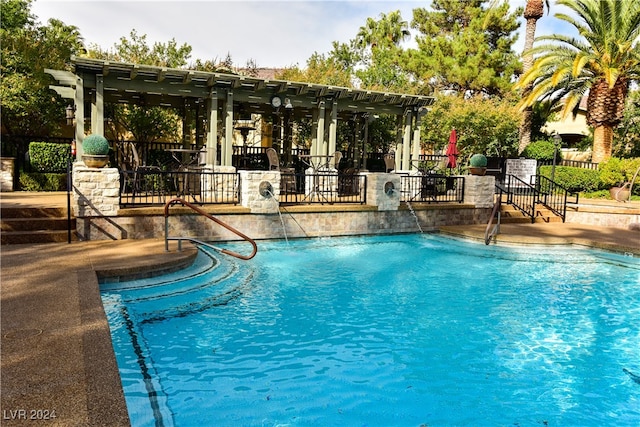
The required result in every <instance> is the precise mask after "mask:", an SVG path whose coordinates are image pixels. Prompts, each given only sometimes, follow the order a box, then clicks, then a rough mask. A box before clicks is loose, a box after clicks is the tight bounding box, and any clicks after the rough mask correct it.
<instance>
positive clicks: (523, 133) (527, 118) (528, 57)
mask: <svg viewBox="0 0 640 427" xmlns="http://www.w3.org/2000/svg"><path fill="white" fill-rule="evenodd" d="M545 3H546V5H547V9H548V8H549V0H544V1H543V0H527V4H526V6H525V8H524V19H525V21H526V27H525V35H524V51H523V54H522V72H523V73H526V72H528V71H529V70H530V69H531V68H532V67H533V55H532V54H531V53H529V51H530V50H531V48H533V42H534V40H535V37H536V27H537V25H538V19H540V18H542V16H543V15H544V4H545ZM531 89H532V85H527V86H526V87H524V88H523V90H522V97H523V98H526V97H527V96H529V94H530V93H531ZM532 125H533V107H532V106H527V107H525V108H524V110H523V111H522V121H521V122H520V129H519V137H518V139H519V141H518V152H519V153H521V152H522V151H523V150H524V149H525V148H526V147H527V145H529V144H530V143H531V131H532Z"/></svg>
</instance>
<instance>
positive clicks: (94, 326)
mask: <svg viewBox="0 0 640 427" xmlns="http://www.w3.org/2000/svg"><path fill="white" fill-rule="evenodd" d="M176 245H177V244H176V243H175V242H172V245H171V246H170V249H171V251H170V252H165V250H164V240H144V241H135V240H120V241H101V242H74V243H72V244H66V243H52V244H37V245H5V246H2V248H1V251H2V252H1V259H0V261H1V263H2V269H1V276H0V281H1V283H2V288H1V291H0V298H1V309H2V310H1V313H0V330H1V338H2V347H1V358H0V360H1V369H2V385H1V399H0V401H1V405H2V408H1V409H2V412H1V413H2V419H1V421H0V424H2V425H3V426H5V425H6V426H13V425H38V424H40V423H42V424H46V425H51V426H107V425H108V426H125V425H129V419H128V415H127V409H126V406H125V402H124V396H123V392H122V387H121V383H120V376H119V373H118V367H117V364H116V360H115V356H114V353H113V348H112V346H111V337H110V333H109V326H108V324H107V319H106V317H105V314H104V310H103V308H102V303H101V301H100V294H99V287H98V276H103V277H106V276H119V275H123V276H130V275H144V274H146V273H148V272H150V271H152V270H155V269H157V268H158V267H159V268H160V269H164V270H171V269H174V268H180V267H184V266H185V265H188V264H189V263H191V262H192V261H193V258H194V256H195V254H196V251H195V249H194V248H193V247H190V245H184V246H183V248H184V250H183V251H182V252H177V251H176ZM96 273H97V274H96ZM52 415H55V418H52V417H51V416H52ZM44 418H49V419H44ZM34 423H35V424H34Z"/></svg>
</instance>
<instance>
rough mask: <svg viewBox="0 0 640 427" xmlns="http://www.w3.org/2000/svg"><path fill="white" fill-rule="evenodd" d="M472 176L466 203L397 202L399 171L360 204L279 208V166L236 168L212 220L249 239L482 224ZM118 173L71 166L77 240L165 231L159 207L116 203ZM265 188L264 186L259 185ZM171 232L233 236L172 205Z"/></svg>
mask: <svg viewBox="0 0 640 427" xmlns="http://www.w3.org/2000/svg"><path fill="white" fill-rule="evenodd" d="M465 178H466V179H468V178H471V179H470V182H471V185H469V186H468V187H467V188H468V189H470V191H474V192H476V193H477V194H475V195H465V198H468V200H470V201H472V203H463V204H457V203H452V204H446V205H435V204H434V205H428V206H419V205H418V204H416V205H414V206H413V209H414V211H415V216H414V214H413V213H412V212H411V211H409V210H408V209H407V207H406V205H404V204H402V203H401V202H400V197H399V192H398V191H397V190H398V189H399V188H400V175H397V174H386V173H380V174H376V173H371V174H368V177H367V180H368V185H367V201H368V204H367V205H366V206H362V205H357V206H353V205H340V204H336V205H321V206H292V207H290V208H282V209H281V208H280V206H279V203H278V201H277V200H278V199H277V198H278V195H279V190H280V179H281V177H280V172H279V171H241V172H240V205H241V207H234V208H229V209H228V210H227V211H225V212H220V211H219V208H218V209H217V210H216V208H215V207H207V209H210V210H215V211H216V212H215V213H214V215H215V216H216V218H219V219H220V220H222V221H224V222H226V223H228V224H229V225H231V226H232V227H234V228H236V229H238V230H241V231H242V232H243V233H245V234H247V235H249V236H251V237H252V238H255V239H271V238H284V237H287V238H289V237H291V238H294V237H317V236H342V235H360V234H380V233H407V232H416V231H418V230H419V229H422V230H433V229H436V228H438V227H440V226H443V225H463V224H477V223H486V221H487V220H488V218H489V215H490V213H491V206H492V200H493V186H494V178H493V177H491V176H488V177H465ZM119 189H120V182H119V174H118V170H117V169H113V168H102V169H95V168H87V167H86V166H85V165H84V164H83V163H81V162H77V163H75V164H74V166H73V190H74V200H75V208H74V213H75V216H76V224H77V232H78V235H79V237H80V239H82V240H103V239H150V238H162V237H164V230H165V218H164V213H163V210H162V209H161V208H150V209H149V208H136V209H126V210H122V209H119ZM265 189H266V191H265ZM168 224H169V235H170V236H173V237H182V236H184V237H193V238H199V239H202V240H209V241H216V240H230V239H235V238H236V236H235V235H233V234H230V233H229V232H227V231H226V230H225V229H224V228H222V227H220V226H218V225H216V224H215V223H213V222H212V221H210V220H208V219H206V218H204V217H202V216H199V215H197V214H194V213H193V212H192V211H190V210H188V209H186V208H172V209H171V210H170V217H169V219H168Z"/></svg>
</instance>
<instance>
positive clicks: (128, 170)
mask: <svg viewBox="0 0 640 427" xmlns="http://www.w3.org/2000/svg"><path fill="white" fill-rule="evenodd" d="M118 166H119V168H120V171H121V173H122V175H123V178H124V179H123V180H122V187H121V189H120V191H121V192H125V191H126V189H127V188H129V189H131V201H132V203H134V202H135V198H136V194H140V193H143V192H144V193H146V192H148V191H149V189H150V190H151V195H152V197H153V196H155V195H157V196H159V197H162V196H164V185H163V184H162V179H154V178H152V177H150V176H149V175H151V174H153V175H154V176H158V175H155V174H156V173H157V174H160V173H161V172H162V169H160V167H159V166H147V165H144V164H142V163H141V162H140V156H139V155H138V150H137V149H136V146H135V144H134V143H133V142H125V143H124V144H122V147H121V149H120V150H119V151H118Z"/></svg>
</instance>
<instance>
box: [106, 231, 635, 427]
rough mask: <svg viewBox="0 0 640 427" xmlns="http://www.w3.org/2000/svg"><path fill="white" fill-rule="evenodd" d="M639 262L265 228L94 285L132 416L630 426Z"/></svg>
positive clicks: (225, 421) (290, 422) (238, 422)
mask: <svg viewBox="0 0 640 427" xmlns="http://www.w3.org/2000/svg"><path fill="white" fill-rule="evenodd" d="M241 248H242V247H240V246H239V247H238V248H234V249H236V250H238V251H241V250H242V249H241ZM639 261H640V260H638V259H637V258H632V257H625V256H622V255H615V254H608V253H604V252H596V251H586V250H580V249H571V248H556V247H541V246H540V247H497V246H489V247H487V246H484V245H483V244H476V243H473V242H465V241H460V240H456V239H448V238H444V237H440V236H436V235H399V236H378V237H357V238H329V239H312V240H296V241H291V242H288V243H287V242H284V241H273V242H260V243H259V252H258V255H257V256H256V258H254V259H253V260H250V261H248V262H244V261H239V260H235V259H229V258H228V257H226V256H224V255H219V254H215V255H208V254H206V253H204V252H203V253H201V254H200V255H199V257H198V259H197V261H196V263H195V264H194V265H193V266H192V267H190V268H189V269H188V270H186V271H182V272H179V273H173V274H170V275H166V276H162V277H159V278H155V279H145V280H137V281H131V282H127V283H118V284H104V285H102V296H103V302H104V306H105V310H106V312H107V316H108V319H109V323H110V326H111V331H112V337H113V344H114V348H115V351H116V355H117V360H118V365H119V368H120V374H121V378H122V384H123V387H124V391H125V395H126V401H127V406H128V409H129V413H130V417H131V421H132V424H133V425H134V426H153V425H160V426H172V425H176V426H210V425H214V426H234V427H235V426H416V427H417V426H452V425H455V426H461V425H468V426H485V425H486V426H545V425H548V426H605V425H615V426H637V425H640V384H638V383H636V382H634V381H633V378H632V376H631V375H628V373H627V372H626V371H628V372H629V373H632V374H633V373H635V374H640V262H639ZM623 369H625V370H626V371H623Z"/></svg>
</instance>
